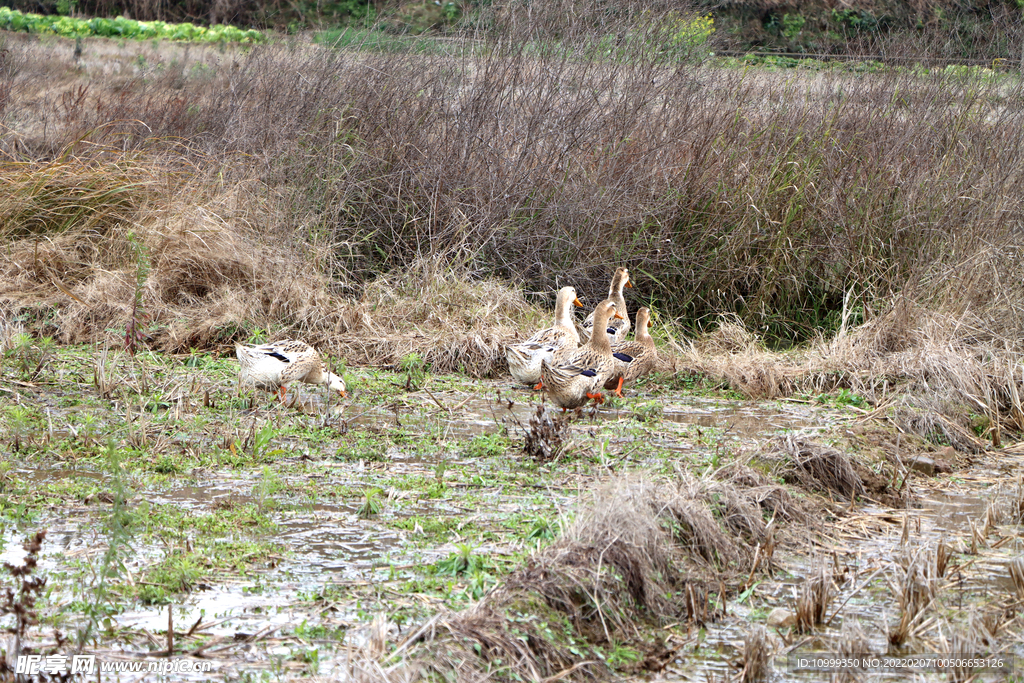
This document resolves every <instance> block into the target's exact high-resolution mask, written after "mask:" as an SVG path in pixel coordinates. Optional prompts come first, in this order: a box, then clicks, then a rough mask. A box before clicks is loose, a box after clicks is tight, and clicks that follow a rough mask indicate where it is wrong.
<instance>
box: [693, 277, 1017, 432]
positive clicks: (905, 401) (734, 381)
mask: <svg viewBox="0 0 1024 683" xmlns="http://www.w3.org/2000/svg"><path fill="white" fill-rule="evenodd" d="M1007 296H1010V295H1009V294H1007ZM1005 322H1006V321H1004V323H1005ZM1014 324H1016V323H1014ZM997 327H998V325H996V324H995V323H992V322H991V321H985V320H983V319H981V318H979V317H978V316H976V315H974V314H973V313H971V312H969V311H963V312H960V313H958V314H955V315H954V314H953V313H948V312H942V311H940V310H934V309H933V310H929V309H927V308H925V307H923V306H921V305H918V304H914V303H911V302H910V301H909V300H907V299H906V298H902V297H900V298H897V299H896V300H895V303H894V304H893V305H892V306H891V308H890V309H889V310H888V311H887V312H886V313H885V314H884V315H881V316H878V317H875V318H872V319H871V320H870V321H868V322H867V323H865V324H863V325H860V326H858V327H853V328H847V327H845V326H844V327H842V328H841V329H840V331H839V333H838V334H836V335H835V336H833V337H830V338H827V339H820V340H819V341H817V342H815V343H812V344H808V345H806V346H804V347H802V348H800V349H797V350H794V351H787V352H774V351H770V350H768V349H767V348H766V347H765V345H764V343H763V342H761V341H760V340H759V339H758V338H757V337H756V336H755V335H753V334H751V333H750V332H749V331H747V329H746V328H745V327H744V326H743V325H742V323H740V322H739V321H737V320H736V319H735V318H731V319H727V320H723V322H722V324H721V325H720V326H719V328H718V329H717V330H715V331H714V332H712V333H710V334H708V335H706V336H704V337H702V338H699V339H697V340H694V341H692V342H689V343H687V345H686V346H685V347H684V348H683V349H682V353H681V354H680V363H681V364H682V365H683V366H685V367H686V368H688V369H690V370H691V371H697V372H700V373H703V374H705V375H706V376H708V377H709V378H712V379H713V380H715V381H718V382H722V383H724V384H726V385H727V386H729V387H731V388H733V389H735V390H736V391H740V392H742V393H744V394H746V395H747V396H750V397H751V398H777V397H780V396H790V395H793V394H794V393H804V394H821V393H829V392H833V391H836V390H840V389H845V390H849V391H851V392H853V393H856V394H857V395H859V396H862V397H863V398H865V399H866V400H867V402H868V403H869V404H871V405H872V406H873V407H874V411H873V412H872V415H873V416H876V417H880V418H885V419H888V420H890V421H892V422H893V423H894V424H895V425H896V426H897V427H898V428H899V429H900V430H901V431H904V432H909V433H912V434H917V435H920V436H923V437H925V438H926V439H928V440H930V441H932V442H933V443H936V444H940V445H945V444H949V445H953V446H954V447H955V448H956V449H957V450H961V451H966V452H978V451H981V450H984V449H985V448H986V446H987V445H992V446H998V445H1000V444H1001V443H1002V441H1003V440H1008V439H1012V438H1013V436H1012V435H1013V434H1015V433H1017V434H1019V433H1020V432H1021V431H1024V403H1022V400H1021V397H1022V396H1024V373H1022V372H1021V369H1020V368H1021V366H1020V363H1021V358H1022V357H1024V356H1022V354H1024V346H1021V343H1020V340H1019V339H1017V338H1012V337H1008V336H1002V335H999V334H995V333H994V332H993V330H994V329H996V328H997ZM979 423H980V424H983V425H984V431H983V432H982V434H981V436H980V437H979V435H978V434H977V433H976V432H975V428H976V427H977V425H978V424H979Z"/></svg>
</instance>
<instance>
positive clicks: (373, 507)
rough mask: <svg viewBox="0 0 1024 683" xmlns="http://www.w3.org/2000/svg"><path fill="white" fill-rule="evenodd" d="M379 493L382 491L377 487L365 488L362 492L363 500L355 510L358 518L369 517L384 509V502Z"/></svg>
mask: <svg viewBox="0 0 1024 683" xmlns="http://www.w3.org/2000/svg"><path fill="white" fill-rule="evenodd" d="M381 493H383V491H382V490H381V489H379V488H372V489H367V490H366V491H365V492H364V493H363V501H362V503H360V504H359V508H358V509H357V510H356V515H357V516H358V517H359V519H369V518H370V517H376V516H377V515H379V514H380V513H381V510H383V509H384V503H382V502H381V500H380V495H381Z"/></svg>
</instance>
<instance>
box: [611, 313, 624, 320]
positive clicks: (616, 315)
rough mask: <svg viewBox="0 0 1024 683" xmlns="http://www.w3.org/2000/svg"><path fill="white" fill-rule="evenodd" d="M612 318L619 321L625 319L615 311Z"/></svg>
mask: <svg viewBox="0 0 1024 683" xmlns="http://www.w3.org/2000/svg"><path fill="white" fill-rule="evenodd" d="M612 317H613V318H618V319H619V320H625V317H624V316H623V315H622V314H621V313H619V312H618V311H615V315H613V316H612Z"/></svg>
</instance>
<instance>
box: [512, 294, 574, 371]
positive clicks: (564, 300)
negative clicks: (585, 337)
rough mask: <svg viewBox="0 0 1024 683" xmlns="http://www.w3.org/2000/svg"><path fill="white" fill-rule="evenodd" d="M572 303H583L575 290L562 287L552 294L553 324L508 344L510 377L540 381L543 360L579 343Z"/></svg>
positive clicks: (558, 354)
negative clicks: (521, 340)
mask: <svg viewBox="0 0 1024 683" xmlns="http://www.w3.org/2000/svg"><path fill="white" fill-rule="evenodd" d="M573 305H576V306H582V305H583V304H582V303H580V300H579V299H578V298H577V297H576V290H575V289H573V288H572V287H562V288H561V289H560V290H558V296H557V297H556V298H555V324H554V325H553V326H551V327H546V328H544V329H543V330H538V331H537V332H534V333H533V336H531V337H530V338H529V339H527V340H526V341H524V342H520V343H518V344H509V345H508V348H506V349H505V358H506V359H507V360H508V369H509V372H511V373H512V378H513V379H515V380H516V381H517V382H519V383H521V384H536V383H537V382H539V381H540V368H541V364H542V363H543V362H544V361H547V362H549V363H551V362H552V361H553V360H554V359H555V357H557V356H561V355H562V354H564V353H566V352H570V351H575V350H576V348H577V347H579V345H580V335H579V333H577V332H576V325H575V324H574V323H573V315H572V307H573Z"/></svg>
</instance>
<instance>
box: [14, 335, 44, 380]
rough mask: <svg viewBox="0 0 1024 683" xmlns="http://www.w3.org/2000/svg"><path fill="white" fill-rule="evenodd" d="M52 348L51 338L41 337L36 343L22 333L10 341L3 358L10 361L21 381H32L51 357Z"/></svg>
mask: <svg viewBox="0 0 1024 683" xmlns="http://www.w3.org/2000/svg"><path fill="white" fill-rule="evenodd" d="M54 348H55V344H54V343H53V338H52V337H42V338H41V339H39V340H38V341H36V340H33V339H32V337H31V336H30V335H28V334H25V333H24V332H22V333H19V334H16V335H14V336H13V338H12V339H11V340H10V342H9V343H8V345H7V350H6V351H5V352H4V358H5V359H10V360H11V362H12V364H13V365H14V367H15V368H16V369H17V370H18V371H19V373H20V374H21V378H22V379H24V380H27V381H32V380H33V379H35V378H36V377H38V376H39V373H40V372H42V369H43V367H44V366H45V365H46V362H47V361H48V360H49V359H50V357H51V356H52V355H53V350H54Z"/></svg>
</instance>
